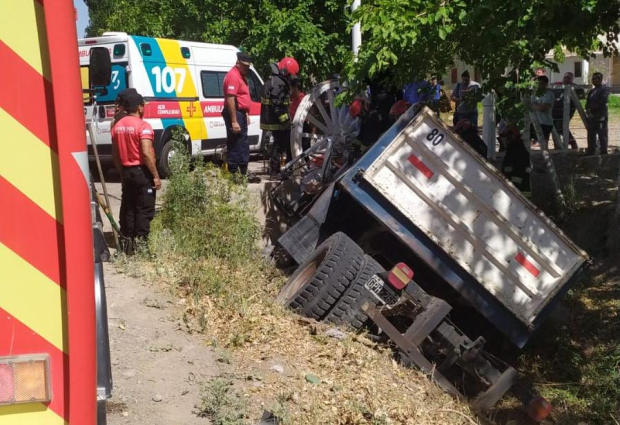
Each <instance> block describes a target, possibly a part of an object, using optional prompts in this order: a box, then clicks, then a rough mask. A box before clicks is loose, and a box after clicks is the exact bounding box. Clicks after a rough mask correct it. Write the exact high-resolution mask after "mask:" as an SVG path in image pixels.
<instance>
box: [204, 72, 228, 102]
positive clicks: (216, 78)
mask: <svg viewBox="0 0 620 425" xmlns="http://www.w3.org/2000/svg"><path fill="white" fill-rule="evenodd" d="M224 77H226V73H225V72H215V71H202V72H201V73H200V79H201V80H202V95H203V96H204V97H205V98H207V99H214V98H215V99H221V98H223V97H224Z"/></svg>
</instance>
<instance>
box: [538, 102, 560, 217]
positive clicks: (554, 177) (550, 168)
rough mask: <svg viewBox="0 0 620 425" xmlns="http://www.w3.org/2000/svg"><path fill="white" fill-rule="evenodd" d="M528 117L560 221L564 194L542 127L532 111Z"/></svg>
mask: <svg viewBox="0 0 620 425" xmlns="http://www.w3.org/2000/svg"><path fill="white" fill-rule="evenodd" d="M529 116H530V120H531V121H532V124H534V130H535V131H536V137H537V139H538V143H539V144H540V150H541V152H542V154H543V159H544V162H545V168H547V172H548V173H549V175H550V176H551V184H552V185H553V191H554V192H555V199H556V203H557V206H558V219H559V220H562V219H563V218H564V211H566V201H565V200H564V194H563V193H562V188H561V187H560V180H559V179H558V173H557V171H556V169H555V165H554V164H553V160H552V159H551V155H550V154H549V146H547V140H545V138H544V137H543V136H544V135H543V131H542V127H541V126H540V123H539V122H538V118H537V117H536V115H535V114H534V112H532V111H530V112H529Z"/></svg>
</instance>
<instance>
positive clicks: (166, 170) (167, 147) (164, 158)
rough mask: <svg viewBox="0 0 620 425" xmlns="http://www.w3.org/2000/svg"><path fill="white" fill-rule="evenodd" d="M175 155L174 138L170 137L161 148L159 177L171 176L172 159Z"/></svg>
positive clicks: (158, 168)
mask: <svg viewBox="0 0 620 425" xmlns="http://www.w3.org/2000/svg"><path fill="white" fill-rule="evenodd" d="M173 155H174V149H172V139H168V140H167V141H166V143H165V144H164V147H163V148H162V149H161V153H160V156H159V161H158V162H157V171H158V172H159V177H160V178H162V179H165V178H166V177H168V176H170V161H171V160H172V156H173Z"/></svg>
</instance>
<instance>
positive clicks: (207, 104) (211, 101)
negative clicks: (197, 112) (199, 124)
mask: <svg viewBox="0 0 620 425" xmlns="http://www.w3.org/2000/svg"><path fill="white" fill-rule="evenodd" d="M229 69H230V68H226V67H220V66H206V65H196V73H197V78H196V80H197V81H198V92H199V97H200V107H201V108H202V116H203V117H204V120H205V128H206V133H207V134H206V136H205V138H204V139H203V140H202V146H201V152H202V154H203V155H213V154H214V153H215V150H216V149H217V148H218V146H221V145H225V144H226V126H225V124H224V118H222V111H223V110H224V77H226V74H227V73H228V71H229Z"/></svg>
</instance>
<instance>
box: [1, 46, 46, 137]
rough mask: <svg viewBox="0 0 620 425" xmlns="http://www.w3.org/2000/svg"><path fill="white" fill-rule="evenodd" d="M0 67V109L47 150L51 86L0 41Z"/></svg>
mask: <svg viewBox="0 0 620 425" xmlns="http://www.w3.org/2000/svg"><path fill="white" fill-rule="evenodd" d="M0 64H2V66H1V68H0V93H2V96H0V108H3V109H4V110H5V111H6V112H7V113H8V114H9V115H11V116H12V117H13V118H15V119H16V120H17V121H19V122H20V123H22V124H23V126H24V127H26V128H27V129H28V130H30V132H32V133H34V134H35V135H36V136H37V138H38V139H40V140H41V141H42V142H43V143H45V144H46V145H48V146H49V145H50V128H49V122H48V119H49V118H50V116H49V115H48V105H49V102H50V100H51V83H50V82H49V81H48V80H46V79H45V78H44V77H43V76H42V75H41V74H40V73H39V72H37V70H35V69H34V68H32V67H31V66H30V65H28V63H26V62H24V60H23V59H22V58H21V56H19V55H18V54H17V53H16V52H14V51H13V50H11V48H10V47H9V46H7V45H6V44H5V43H3V42H2V41H0ZM16 82H19V84H16Z"/></svg>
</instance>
